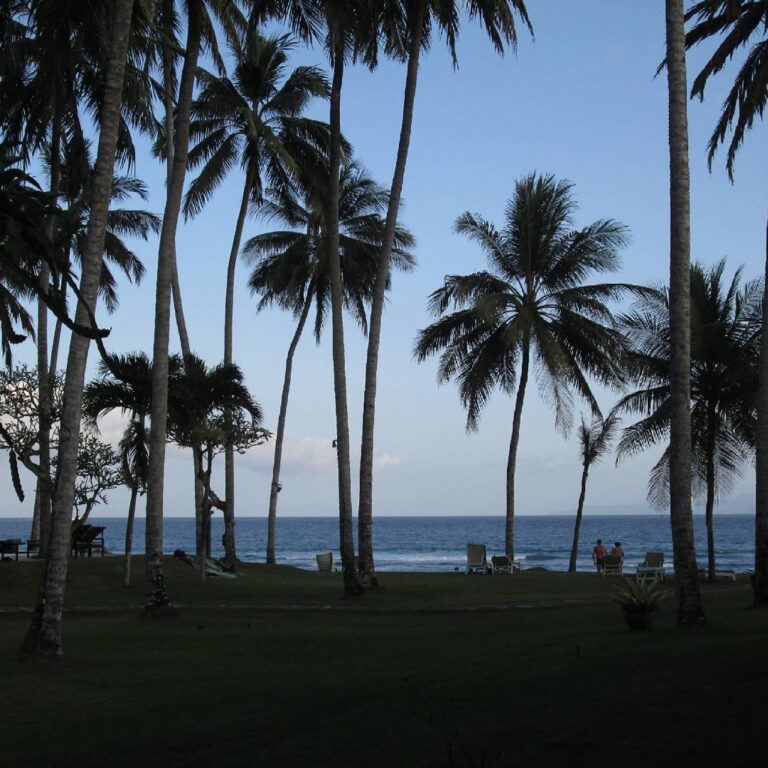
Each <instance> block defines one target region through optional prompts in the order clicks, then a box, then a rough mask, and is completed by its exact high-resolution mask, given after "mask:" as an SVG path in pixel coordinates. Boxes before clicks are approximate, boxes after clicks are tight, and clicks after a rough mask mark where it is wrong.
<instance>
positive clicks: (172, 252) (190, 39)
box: [145, 0, 244, 614]
mask: <svg viewBox="0 0 768 768" xmlns="http://www.w3.org/2000/svg"><path fill="white" fill-rule="evenodd" d="M211 10H212V11H213V12H214V13H215V14H216V16H217V20H218V21H219V22H220V24H221V26H222V28H223V29H224V30H225V32H226V33H227V35H228V37H232V36H234V34H235V33H236V31H237V30H240V29H242V28H243V25H244V20H243V19H242V16H241V14H240V11H239V9H238V8H237V7H236V5H235V4H234V3H226V4H221V3H218V2H211ZM203 41H206V42H207V47H208V49H209V50H210V52H211V53H212V54H213V55H214V57H215V56H217V54H218V49H217V48H216V42H215V34H214V28H213V24H212V21H211V18H210V16H209V15H208V12H207V8H206V7H205V2H204V0H189V2H188V3H187V43H186V47H185V53H184V64H183V66H182V71H181V79H180V82H179V97H178V101H177V106H176V131H175V133H174V136H173V141H174V150H173V163H172V166H171V173H170V176H169V179H168V185H167V190H166V202H165V211H164V213H163V227H162V230H161V232H160V245H159V248H158V260H157V282H156V290H155V326H154V327H155V333H154V343H153V349H152V413H151V417H150V420H151V423H152V425H153V429H152V432H151V434H150V449H149V469H148V474H147V513H146V520H147V523H146V553H147V554H146V571H147V578H146V583H147V593H146V599H145V611H146V612H147V613H152V614H155V613H163V612H165V611H166V610H167V609H168V608H169V606H170V602H169V599H168V594H167V591H166V588H165V577H164V574H163V488H164V482H165V432H166V422H167V418H168V373H169V371H168V344H169V337H170V301H171V280H172V273H173V265H174V263H175V260H176V228H177V226H178V220H179V213H180V210H181V197H182V191H183V188H184V179H185V177H186V172H187V156H188V154H189V132H190V112H191V108H192V93H193V89H194V84H195V79H196V74H197V60H198V56H199V54H200V50H201V46H202V44H203Z"/></svg>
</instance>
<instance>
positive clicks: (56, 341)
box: [48, 274, 67, 397]
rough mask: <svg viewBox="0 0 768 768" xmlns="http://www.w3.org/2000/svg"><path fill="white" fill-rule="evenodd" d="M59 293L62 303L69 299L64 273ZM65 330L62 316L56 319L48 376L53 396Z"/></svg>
mask: <svg viewBox="0 0 768 768" xmlns="http://www.w3.org/2000/svg"><path fill="white" fill-rule="evenodd" d="M59 295H60V296H61V301H62V304H63V303H64V302H65V301H66V299H67V278H66V276H65V275H63V274H62V276H61V281H60V282H59ZM63 330H64V322H63V321H62V319H61V318H57V319H56V326H55V328H54V330H53V341H52V342H51V363H50V365H49V366H48V378H49V379H50V388H51V397H53V387H54V384H55V383H56V369H57V368H58V367H59V349H60V348H61V333H62V331H63Z"/></svg>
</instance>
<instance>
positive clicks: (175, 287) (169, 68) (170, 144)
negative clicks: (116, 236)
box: [162, 0, 203, 541]
mask: <svg viewBox="0 0 768 768" xmlns="http://www.w3.org/2000/svg"><path fill="white" fill-rule="evenodd" d="M173 5H174V0H163V31H164V32H165V36H166V38H167V39H168V40H170V39H171V38H172V35H173V27H172V24H173ZM162 56H163V105H164V109H165V138H166V141H165V174H166V178H165V181H166V184H170V181H171V171H172V169H173V152H174V142H175V140H176V137H175V130H174V125H173V57H172V55H171V51H170V49H169V47H168V45H164V46H163V51H162ZM171 295H172V297H173V313H174V317H175V318H176V330H177V331H178V334H179V345H180V346H181V354H182V355H183V357H184V358H185V359H186V358H187V357H189V355H191V354H192V347H191V345H190V343H189V333H188V332H187V321H186V319H185V317H184V305H183V303H182V300H181V286H180V284H179V265H178V260H177V258H176V242H175V241H174V243H173V266H172V270H171ZM195 451H196V449H195V448H193V449H192V473H193V487H194V493H195V541H197V539H198V538H199V537H200V521H201V519H202V506H203V484H202V482H201V481H200V478H198V476H197V470H196V466H197V460H196V459H197V457H196V455H195Z"/></svg>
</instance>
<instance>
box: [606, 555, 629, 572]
mask: <svg viewBox="0 0 768 768" xmlns="http://www.w3.org/2000/svg"><path fill="white" fill-rule="evenodd" d="M602 573H603V576H623V575H624V558H623V557H622V556H621V555H606V556H605V557H604V558H603V571H602Z"/></svg>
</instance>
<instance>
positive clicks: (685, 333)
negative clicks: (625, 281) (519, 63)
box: [666, 0, 704, 624]
mask: <svg viewBox="0 0 768 768" xmlns="http://www.w3.org/2000/svg"><path fill="white" fill-rule="evenodd" d="M666 37H667V80H668V87H669V174H670V183H669V188H670V257H669V267H670V277H669V304H670V311H669V326H670V346H671V359H670V404H671V407H670V410H671V414H670V441H669V448H670V451H669V455H670V518H671V524H672V549H673V558H674V567H675V585H676V590H677V620H678V623H680V624H692V623H694V622H696V621H698V620H699V619H701V618H703V616H704V613H703V609H702V606H701V594H700V590H699V581H698V573H697V568H696V550H695V549H694V543H693V513H692V510H691V409H690V401H691V383H690V373H691V338H690V333H691V326H690V322H691V320H690V317H691V288H690V286H691V266H690V261H691V231H690V229H691V213H690V171H689V167H688V90H687V83H686V68H685V22H684V9H683V0H666Z"/></svg>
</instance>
